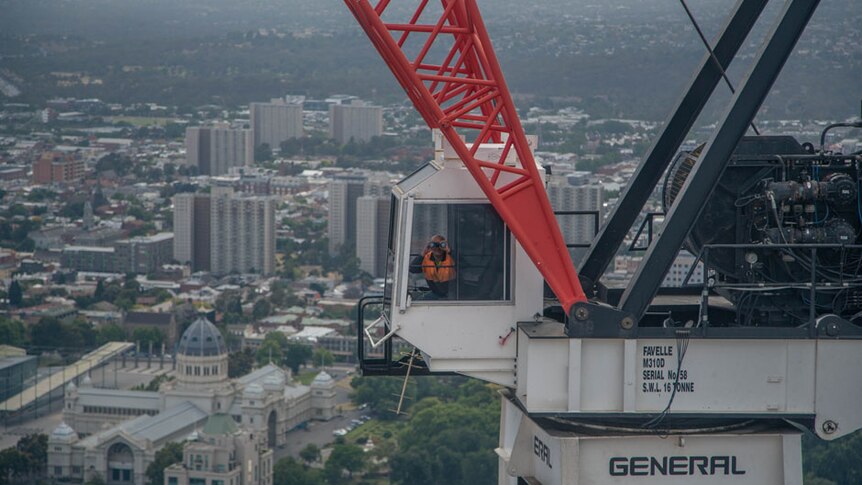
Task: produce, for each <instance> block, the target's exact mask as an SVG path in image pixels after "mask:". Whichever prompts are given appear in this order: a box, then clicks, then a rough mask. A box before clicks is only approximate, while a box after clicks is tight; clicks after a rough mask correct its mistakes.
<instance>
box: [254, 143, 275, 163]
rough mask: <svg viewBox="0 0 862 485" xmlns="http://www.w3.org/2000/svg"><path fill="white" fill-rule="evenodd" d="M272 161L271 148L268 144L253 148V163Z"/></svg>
mask: <svg viewBox="0 0 862 485" xmlns="http://www.w3.org/2000/svg"><path fill="white" fill-rule="evenodd" d="M270 160H272V148H271V147H270V146H269V143H261V144H260V145H258V146H256V147H255V148H254V161H255V162H268V161H270Z"/></svg>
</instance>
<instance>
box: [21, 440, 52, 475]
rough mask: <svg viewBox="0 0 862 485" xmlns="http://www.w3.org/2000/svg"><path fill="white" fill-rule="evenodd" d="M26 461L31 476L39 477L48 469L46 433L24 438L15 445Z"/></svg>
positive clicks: (25, 467)
mask: <svg viewBox="0 0 862 485" xmlns="http://www.w3.org/2000/svg"><path fill="white" fill-rule="evenodd" d="M15 448H16V449H17V450H18V453H20V454H21V456H22V457H23V459H24V469H25V471H26V472H27V474H28V475H29V476H31V477H32V476H34V475H39V474H41V473H42V472H43V471H44V470H45V469H46V468H47V467H48V435H46V434H44V433H38V434H28V435H25V436H22V437H21V438H20V439H19V440H18V444H17V445H15Z"/></svg>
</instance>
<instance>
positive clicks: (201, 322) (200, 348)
mask: <svg viewBox="0 0 862 485" xmlns="http://www.w3.org/2000/svg"><path fill="white" fill-rule="evenodd" d="M177 354H179V355H188V356H193V357H207V356H214V355H222V354H227V347H226V346H225V343H224V339H223V338H222V336H221V332H219V329H218V328H216V326H215V325H213V324H212V323H210V321H209V320H207V319H206V318H198V319H197V320H195V321H194V323H192V324H191V325H190V326H189V328H188V329H187V330H186V331H185V333H183V336H182V337H181V338H180V343H179V344H178V345H177Z"/></svg>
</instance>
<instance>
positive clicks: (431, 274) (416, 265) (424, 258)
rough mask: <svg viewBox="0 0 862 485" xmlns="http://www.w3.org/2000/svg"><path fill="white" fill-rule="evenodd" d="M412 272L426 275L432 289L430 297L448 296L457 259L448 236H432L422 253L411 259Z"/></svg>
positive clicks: (440, 297) (444, 297) (441, 297)
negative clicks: (454, 257)
mask: <svg viewBox="0 0 862 485" xmlns="http://www.w3.org/2000/svg"><path fill="white" fill-rule="evenodd" d="M410 272H411V273H422V275H423V276H425V281H426V282H427V283H428V288H429V289H430V290H431V293H430V295H428V297H429V299H433V300H436V299H446V298H448V297H449V282H450V281H452V280H454V279H455V260H454V259H453V258H452V251H451V248H450V247H449V243H447V242H446V238H445V237H443V236H441V235H439V234H436V235H434V236H432V237H431V241H430V242H429V243H428V245H427V246H426V247H425V250H424V251H423V252H422V254H421V255H418V256H416V257H415V258H413V261H411V264H410Z"/></svg>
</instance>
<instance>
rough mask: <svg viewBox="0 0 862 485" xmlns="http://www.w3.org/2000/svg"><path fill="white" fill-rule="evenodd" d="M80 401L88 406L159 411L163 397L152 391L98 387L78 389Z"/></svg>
mask: <svg viewBox="0 0 862 485" xmlns="http://www.w3.org/2000/svg"><path fill="white" fill-rule="evenodd" d="M78 400H79V402H80V403H81V404H82V405H86V406H104V407H114V408H128V409H159V405H160V403H161V395H160V394H159V393H158V392H151V391H123V390H118V389H100V388H98V387H80V388H78Z"/></svg>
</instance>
